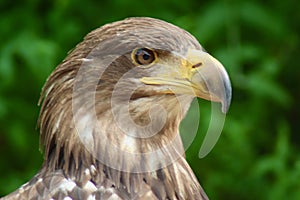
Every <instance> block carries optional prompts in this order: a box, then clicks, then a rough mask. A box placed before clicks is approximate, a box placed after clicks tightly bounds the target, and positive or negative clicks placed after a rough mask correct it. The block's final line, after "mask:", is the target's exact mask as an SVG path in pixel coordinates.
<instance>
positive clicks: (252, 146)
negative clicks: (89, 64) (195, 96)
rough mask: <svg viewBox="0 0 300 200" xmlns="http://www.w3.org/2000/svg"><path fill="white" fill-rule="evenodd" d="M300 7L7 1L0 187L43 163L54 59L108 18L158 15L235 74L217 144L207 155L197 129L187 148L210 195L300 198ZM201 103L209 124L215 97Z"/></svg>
mask: <svg viewBox="0 0 300 200" xmlns="http://www.w3.org/2000/svg"><path fill="white" fill-rule="evenodd" d="M299 8H300V2H298V1H288V0H286V1H281V0H273V1H270V0H267V1H258V0H253V1H246V0H241V1H238V0H236V1H234V0H216V1H205V2H204V1H203V2H200V1H197V0H194V1H192V0H186V1H181V0H177V1H170V0H166V1H158V0H152V1H147V2H145V3H143V2H141V1H125V0H105V1H98V2H96V1H93V2H92V1H90V2H87V1H78V0H75V1H70V0H54V1H38V0H27V1H20V0H16V1H8V0H6V1H3V0H2V1H0V10H1V12H0V27H1V31H0V37H1V43H0V162H1V164H0V171H1V178H0V196H2V195H4V194H7V193H9V192H11V191H13V190H14V189H16V188H18V187H19V186H20V185H21V184H23V183H25V182H26V181H28V180H29V179H30V178H31V177H32V176H33V175H34V174H35V173H36V172H37V171H38V169H39V168H40V165H41V163H42V155H41V153H40V152H39V151H38V149H39V142H38V139H39V136H38V130H36V129H35V125H36V120H37V118H38V111H39V108H38V106H37V102H38V99H39V93H40V91H41V88H42V86H43V83H44V82H45V80H46V78H47V76H48V75H49V74H50V72H51V71H52V70H53V69H54V67H55V66H56V65H57V64H58V63H59V62H60V61H61V60H62V59H63V58H64V57H65V56H66V53H67V52H68V51H69V50H70V49H72V48H73V47H74V46H75V45H76V44H77V43H78V42H79V41H81V40H82V38H83V37H84V35H85V34H87V33H88V32H89V31H91V30H93V29H95V28H97V27H99V26H100V25H103V24H105V23H107V22H112V21H116V20H120V19H123V18H126V17H129V16H151V17H156V18H160V19H164V20H166V21H169V22H171V23H174V24H176V25H178V26H180V27H182V28H184V29H186V30H188V31H189V32H191V33H192V34H193V35H195V36H196V38H197V39H198V40H199V41H200V43H201V44H202V45H203V46H204V47H205V49H206V50H207V51H208V52H210V53H211V54H212V55H214V56H215V57H216V58H218V59H219V60H220V61H221V62H222V63H223V64H224V66H225V67H226V68H227V70H228V72H229V74H230V77H231V80H232V85H233V101H232V106H231V108H230V111H229V113H228V116H227V118H226V124H225V127H224V131H223V133H222V135H221V137H220V139H219V141H218V143H217V145H216V146H215V148H214V149H213V151H212V152H211V153H210V154H209V155H208V156H206V157H205V158H203V159H199V158H198V152H199V140H200V139H201V137H202V135H201V134H198V135H197V137H196V140H194V142H193V144H192V146H191V147H190V148H189V149H188V151H187V158H188V160H189V162H190V163H191V165H192V168H193V169H194V171H195V173H196V175H197V176H198V178H199V180H200V182H201V184H202V185H203V187H204V189H205V190H206V192H207V194H208V196H209V197H210V198H211V199H272V200H274V199H300V148H299V146H300V136H299V132H300V130H299V118H300V115H299V114H300V107H299V106H298V104H297V103H298V102H299V101H300V90H299V89H300V81H299V80H300V73H299V63H298V60H297V59H298V57H299V56H300V48H299V46H300V45H299V42H300V41H299V35H300V23H299V22H300V13H299ZM200 106H201V119H203V120H202V121H201V122H200V128H199V133H202V132H205V131H206V125H205V124H208V123H209V118H208V117H207V116H208V115H209V110H210V106H209V104H208V103H207V102H205V101H202V100H200ZM187 120H192V117H190V115H189V116H188V118H187ZM202 124H204V125H202ZM297 133H298V134H297ZM183 134H185V132H184V131H183ZM186 134H188V133H186Z"/></svg>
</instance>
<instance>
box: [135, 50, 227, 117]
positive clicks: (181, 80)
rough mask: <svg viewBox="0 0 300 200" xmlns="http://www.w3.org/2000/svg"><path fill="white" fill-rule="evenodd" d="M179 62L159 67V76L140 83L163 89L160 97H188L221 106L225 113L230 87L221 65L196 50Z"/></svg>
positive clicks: (144, 79) (189, 52)
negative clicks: (159, 86) (158, 86)
mask: <svg viewBox="0 0 300 200" xmlns="http://www.w3.org/2000/svg"><path fill="white" fill-rule="evenodd" d="M178 60H179V62H174V63H177V64H174V63H173V64H172V66H169V65H163V66H160V73H159V76H155V77H143V78H141V79H140V80H141V81H142V82H143V83H144V84H151V85H163V86H165V87H164V89H162V91H160V92H161V93H175V94H189V95H194V96H196V97H199V98H203V99H206V100H211V101H215V102H220V103H221V104H222V112H224V113H226V112H227V111H228V109H229V106H230V102H231V84H230V80H229V77H228V74H227V72H226V70H225V68H224V67H223V65H222V64H221V63H220V62H219V61H218V60H216V59H215V58H214V57H212V56H211V55H209V54H208V53H206V52H203V51H199V50H189V51H188V53H187V55H186V56H185V57H184V58H180V59H178ZM174 65H175V66H174Z"/></svg>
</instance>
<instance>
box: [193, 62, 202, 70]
mask: <svg viewBox="0 0 300 200" xmlns="http://www.w3.org/2000/svg"><path fill="white" fill-rule="evenodd" d="M201 66H202V62H199V63H197V64H194V65H193V66H192V68H193V69H195V68H198V67H201Z"/></svg>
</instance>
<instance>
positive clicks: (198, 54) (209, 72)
mask: <svg viewBox="0 0 300 200" xmlns="http://www.w3.org/2000/svg"><path fill="white" fill-rule="evenodd" d="M187 61H188V63H190V64H191V65H192V66H191V67H190V66H188V68H191V69H190V71H191V76H190V78H189V80H190V82H191V85H192V87H193V88H194V91H195V94H196V96H197V97H200V98H203V99H206V100H211V101H215V102H220V103H221V104H222V112H223V113H227V111H228V109H229V106H230V102H231V83H230V80H229V77H228V74H227V72H226V70H225V68H224V67H223V65H222V64H221V63H220V62H219V61H218V60H217V59H215V58H214V57H212V56H211V55H209V54H208V53H206V52H203V51H198V50H190V51H189V52H188V54H187Z"/></svg>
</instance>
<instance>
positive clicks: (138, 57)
mask: <svg viewBox="0 0 300 200" xmlns="http://www.w3.org/2000/svg"><path fill="white" fill-rule="evenodd" d="M132 57H133V60H134V61H135V62H136V64H138V65H149V64H151V63H153V62H154V61H155V59H156V53H155V52H154V51H153V50H151V49H148V48H138V49H135V50H134V51H133V54H132Z"/></svg>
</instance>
